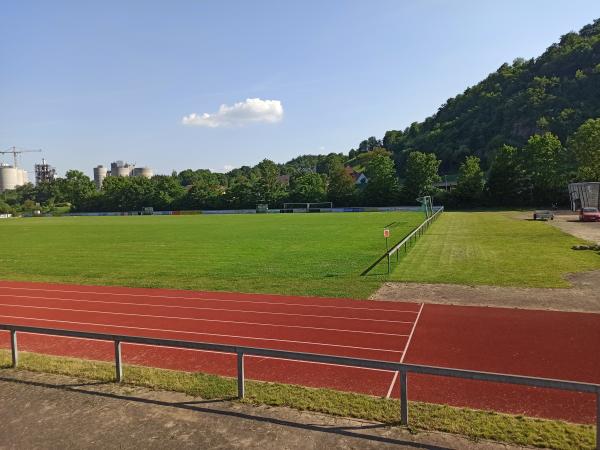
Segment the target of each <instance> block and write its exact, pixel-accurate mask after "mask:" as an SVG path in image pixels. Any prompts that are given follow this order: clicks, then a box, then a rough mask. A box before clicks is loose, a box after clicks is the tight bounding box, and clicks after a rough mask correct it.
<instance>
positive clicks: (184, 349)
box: [25, 333, 390, 373]
mask: <svg viewBox="0 0 600 450" xmlns="http://www.w3.org/2000/svg"><path fill="white" fill-rule="evenodd" d="M25 334H29V335H30V336H42V335H40V334H35V333H25ZM51 337H52V338H53V339H54V338H60V339H77V340H79V341H88V342H89V341H94V342H106V343H108V342H107V341H97V340H96V339H86V338H79V337H71V336H69V337H67V336H51ZM123 345H127V346H128V347H129V346H131V347H147V348H150V349H160V348H166V349H171V350H179V351H186V352H202V353H213V354H217V355H227V356H230V357H232V358H233V357H235V355H234V354H231V353H223V352H217V351H215V350H195V349H193V348H179V347H167V346H161V347H157V346H156V345H145V344H133V343H128V342H126V343H124V344H123ZM25 351H29V352H35V351H34V350H25ZM332 356H342V355H332ZM244 357H245V358H252V359H255V360H257V361H255V362H256V363H262V362H263V361H266V360H273V361H285V360H282V359H281V358H273V357H270V356H255V355H246V356H244ZM287 361H288V362H289V361H291V362H295V363H298V364H317V365H321V366H332V367H347V368H350V369H356V370H372V371H375V372H386V373H389V372H390V371H389V370H384V369H373V368H371V367H356V366H348V365H346V364H332V363H324V362H316V361H296V360H293V359H289V360H287ZM132 363H133V364H135V363H137V358H135V357H134V358H133V361H132ZM140 365H142V366H144V365H146V364H145V363H144V362H143V361H142V362H141V363H140ZM146 367H153V366H147V365H146Z"/></svg>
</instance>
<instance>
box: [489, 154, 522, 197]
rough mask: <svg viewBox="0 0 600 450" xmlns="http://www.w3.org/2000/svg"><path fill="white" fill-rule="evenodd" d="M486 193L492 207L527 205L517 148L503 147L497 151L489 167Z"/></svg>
mask: <svg viewBox="0 0 600 450" xmlns="http://www.w3.org/2000/svg"><path fill="white" fill-rule="evenodd" d="M487 192H488V196H489V199H490V202H491V203H492V204H494V205H504V206H519V205H522V204H525V203H528V201H529V200H528V196H529V192H528V190H527V187H526V180H525V170H524V169H523V166H522V162H521V156H520V154H519V150H518V149H517V148H515V147H511V146H510V145H504V146H502V147H501V148H500V149H499V150H498V152H497V153H496V156H495V158H494V160H493V161H492V165H491V167H490V172H489V176H488V182H487Z"/></svg>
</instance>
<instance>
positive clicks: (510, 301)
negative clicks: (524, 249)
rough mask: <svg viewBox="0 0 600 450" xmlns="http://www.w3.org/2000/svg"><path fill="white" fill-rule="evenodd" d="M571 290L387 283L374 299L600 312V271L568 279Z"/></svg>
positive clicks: (572, 275)
mask: <svg viewBox="0 0 600 450" xmlns="http://www.w3.org/2000/svg"><path fill="white" fill-rule="evenodd" d="M565 278H566V279H567V280H568V281H569V282H570V283H572V285H573V287H571V288H517V287H498V286H465V285H459V284H426V283H385V284H384V285H383V286H382V287H381V288H379V290H377V292H375V293H374V294H373V295H372V296H371V297H370V298H371V299H372V300H397V301H403V302H406V301H415V302H422V303H441V304H446V305H463V306H494V307H500V308H524V309H543V310H554V311H579V312H595V313H600V270H594V271H591V272H581V273H577V274H571V275H568V276H567V277H565Z"/></svg>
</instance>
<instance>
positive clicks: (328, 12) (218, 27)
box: [0, 0, 600, 175]
mask: <svg viewBox="0 0 600 450" xmlns="http://www.w3.org/2000/svg"><path fill="white" fill-rule="evenodd" d="M0 17H1V18H2V27H1V28H0V67H1V68H2V69H1V70H0V104H1V105H2V108H0V148H2V149H4V148H8V147H10V146H13V145H16V146H18V147H23V148H42V149H43V150H44V153H43V156H44V157H46V159H47V160H49V162H50V163H52V164H53V165H55V166H56V167H57V169H58V171H59V173H61V174H62V173H64V172H65V171H66V170H67V169H69V168H76V169H79V170H83V171H84V172H86V173H88V174H89V175H91V173H92V167H93V166H95V165H97V164H105V165H106V164H109V163H110V162H111V161H113V160H116V159H123V160H126V161H130V162H135V163H137V164H138V165H148V166H151V167H153V168H155V171H156V172H158V173H170V172H171V170H173V169H175V170H182V169H185V168H210V169H214V170H219V171H222V170H223V169H224V168H225V167H230V166H233V167H237V166H240V165H243V164H247V165H253V164H255V163H257V162H258V161H260V160H262V159H263V158H270V159H273V160H275V161H277V162H285V161H286V160H289V159H290V158H292V157H294V156H297V155H299V154H305V153H328V152H332V151H335V152H347V151H348V150H349V149H350V148H352V147H356V146H357V145H358V143H359V142H360V141H361V140H362V139H364V138H366V137H368V136H371V135H375V136H377V137H382V136H383V134H384V132H385V131H386V130H388V129H402V128H404V127H406V126H407V125H409V124H410V123H411V122H413V121H419V120H422V119H424V118H425V117H427V116H428V115H430V114H432V113H434V112H435V111H436V110H437V108H438V107H439V105H440V104H441V103H443V102H444V101H446V99H448V98H449V97H452V96H454V95H456V94H457V93H460V92H462V91H463V90H464V89H465V88H466V87H468V86H469V85H472V84H474V83H477V82H478V81H479V80H481V79H482V78H483V77H485V76H486V75H487V74H488V73H490V72H492V71H494V70H495V69H497V68H498V67H499V66H500V65H501V64H502V63H503V62H510V61H512V60H513V59H514V58H516V57H525V58H529V57H533V56H537V55H539V54H540V53H542V52H543V51H544V49H545V48H546V47H548V46H549V45H550V44H551V43H553V42H556V41H557V40H558V38H559V36H560V35H562V34H564V33H566V32H568V31H571V30H579V28H581V27H582V26H583V25H585V24H587V23H589V22H591V21H592V20H593V19H594V18H597V17H600V2H598V1H597V0H593V1H592V0H569V1H562V0H553V1H551V2H549V1H547V0H527V1H523V0H520V1H514V0H503V1H485V0H469V1H458V0H454V1H451V0H446V1H442V0H418V1H417V0H413V1H401V0H396V1H384V0H381V1H377V0H374V1H367V0H364V1H352V0H327V1H325V0H320V1H312V0H304V1H302V2H291V1H290V2H288V1H282V0H279V1H266V0H265V1H261V0H254V1H242V0H240V1H226V0H224V1H208V0H193V1H192V0H190V1H184V0H179V1H178V0H174V1H170V2H166V1H135V0H132V1H108V0H104V1H101V2H92V1H60V0H56V1H53V2H48V1H38V2H34V1H27V0H23V1H18V2H5V3H4V4H3V6H2V10H1V12H0ZM247 99H260V100H255V101H253V102H249V103H248V102H246V100H247ZM267 100H271V101H272V102H266V101H267ZM236 104H237V105H236ZM221 105H227V107H225V108H223V109H222V110H221V112H220V113H219V112H218V111H219V108H220V107H221ZM204 113H208V114H209V116H207V117H205V118H204V119H202V114H204ZM191 114H196V116H190V115H191ZM184 117H187V118H188V119H187V120H185V122H187V124H185V123H184ZM38 159H39V155H36V154H30V155H27V156H24V157H23V165H24V166H25V168H26V169H28V170H32V166H33V164H34V162H36V160H38Z"/></svg>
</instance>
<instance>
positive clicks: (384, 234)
mask: <svg viewBox="0 0 600 450" xmlns="http://www.w3.org/2000/svg"><path fill="white" fill-rule="evenodd" d="M383 237H384V238H389V237H390V230H388V229H387V228H386V229H385V230H383Z"/></svg>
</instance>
